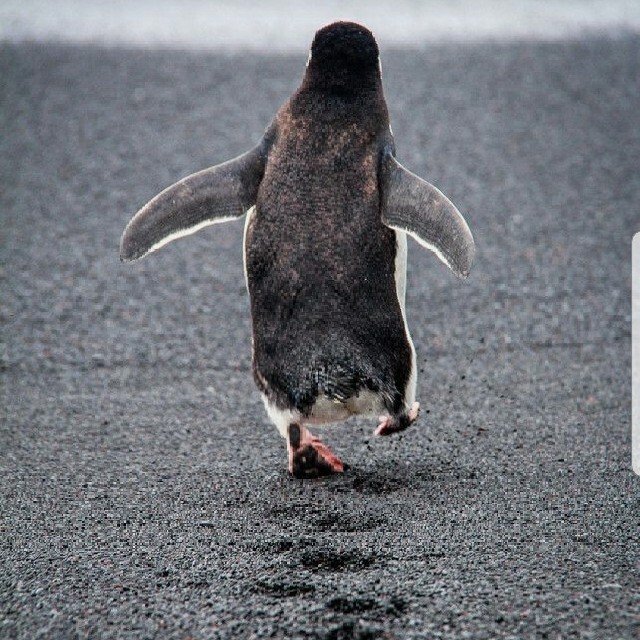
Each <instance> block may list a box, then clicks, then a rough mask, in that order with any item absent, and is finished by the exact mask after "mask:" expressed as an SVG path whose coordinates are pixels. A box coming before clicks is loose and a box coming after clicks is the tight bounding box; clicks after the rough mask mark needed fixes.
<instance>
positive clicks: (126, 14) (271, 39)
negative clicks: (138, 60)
mask: <svg viewBox="0 0 640 640" xmlns="http://www.w3.org/2000/svg"><path fill="white" fill-rule="evenodd" d="M335 20H354V21H356V22H361V23H362V24H364V25H366V26H367V27H369V28H370V29H371V30H372V31H373V32H374V34H375V36H376V38H377V39H378V40H379V42H380V43H381V44H382V45H383V46H387V47H388V46H393V45H398V46H417V47H420V46H422V45H424V44H428V43H433V42H436V43H437V42H449V41H452V42H460V41H484V40H507V41H509V40H518V39H545V40H546V39H561V38H571V37H579V36H583V35H586V34H591V35H593V34H609V35H611V34H613V35H615V34H620V33H629V32H632V33H640V1H639V0H545V1H541V0H392V1H389V0H353V1H351V2H344V1H343V0H323V2H312V3H308V2H300V0H270V1H269V0H264V1H262V2H254V1H249V0H0V40H5V41H7V40H8V41H13V42H17V41H22V40H36V41H62V42H74V43H97V44H105V45H121V46H138V47H179V48H192V49H212V50H247V49H249V50H255V51H266V52H286V51H301V50H306V49H307V48H308V46H309V43H310V42H311V39H312V37H313V34H314V33H315V31H316V30H317V29H318V28H320V27H321V26H323V25H324V24H327V23H329V22H333V21H335Z"/></svg>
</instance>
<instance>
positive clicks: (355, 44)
mask: <svg viewBox="0 0 640 640" xmlns="http://www.w3.org/2000/svg"><path fill="white" fill-rule="evenodd" d="M378 54H379V52H378V45H377V43H376V41H375V38H374V37H373V34H372V33H371V31H369V29H367V28H366V27H363V26H362V25H360V24H356V23H355V22H334V23H332V24H329V25H327V26H326V27H323V28H322V29H320V30H319V31H317V32H316V35H315V37H314V39H313V43H312V44H311V51H310V53H309V62H308V64H307V72H308V75H310V76H311V77H312V78H313V79H314V84H321V85H325V84H326V85H329V86H340V85H347V84H352V83H354V82H355V83H356V86H358V85H360V84H362V83H366V81H367V79H375V78H377V77H378V76H379V62H378Z"/></svg>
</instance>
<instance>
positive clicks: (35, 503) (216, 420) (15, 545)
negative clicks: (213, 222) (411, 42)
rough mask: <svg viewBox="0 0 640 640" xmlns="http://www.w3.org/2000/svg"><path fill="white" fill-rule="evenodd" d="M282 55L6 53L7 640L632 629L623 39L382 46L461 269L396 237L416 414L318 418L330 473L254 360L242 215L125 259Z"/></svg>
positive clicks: (250, 103) (638, 602)
mask: <svg viewBox="0 0 640 640" xmlns="http://www.w3.org/2000/svg"><path fill="white" fill-rule="evenodd" d="M305 59H306V52H301V53H300V55H298V56H290V57H266V56H263V57H259V56H251V55H246V56H245V55H238V56H232V55H214V54H204V53H184V52H174V51H162V52H145V51H134V50H117V49H99V48H80V47H78V48H74V47H63V46H47V45H31V44H24V45H15V46H14V45H6V44H5V45H2V46H0V77H2V83H1V88H0V100H1V108H0V118H1V120H2V122H1V127H0V130H1V131H2V135H1V137H0V176H1V179H2V181H1V185H2V186H1V188H0V215H1V221H2V225H1V229H0V234H1V237H2V249H1V251H2V253H1V257H2V267H1V276H2V295H1V314H2V326H3V329H2V330H3V346H2V352H1V354H0V366H1V376H2V385H1V394H2V397H1V402H2V404H1V406H2V422H1V427H0V489H1V494H0V496H1V497H0V500H1V509H0V547H1V549H2V556H1V560H2V564H1V565H0V637H2V638H29V639H32V638H71V637H79V638H98V637H100V638H152V637H153V638H181V639H186V638H189V637H191V638H216V637H217V638H231V637H247V638H248V637H269V636H270V637H282V638H284V637H287V638H334V639H337V638H378V637H385V638H553V639H555V638H560V637H561V638H578V637H579V638H594V639H602V638H633V637H638V636H637V634H638V633H640V597H639V594H640V590H639V587H640V579H639V569H640V567H639V564H638V557H639V549H638V546H639V545H638V539H639V536H638V531H639V529H638V525H639V524H640V504H639V497H640V479H639V478H638V477H636V476H635V475H634V474H633V472H632V471H631V453H630V396H631V385H630V359H631V358H630V329H631V322H630V313H631V305H630V281H631V268H630V257H631V238H632V235H633V233H634V232H636V231H638V230H640V208H639V206H638V202H639V200H640V172H639V167H640V108H639V104H640V102H639V97H640V76H639V75H638V67H639V62H640V38H637V37H629V38H623V39H619V40H608V39H601V40H585V41H576V42H571V43H553V44H549V43H539V44H531V43H521V44H510V45H495V44H494V45H481V46H480V45H478V46H471V45H469V46H443V47H434V48H428V49H425V50H424V51H419V52H416V51H413V52H408V51H383V65H384V81H385V86H386V90H387V98H388V102H389V107H390V111H391V118H392V125H393V130H394V133H395V136H396V143H397V147H398V157H399V158H400V160H401V161H402V162H403V163H404V164H405V165H406V166H407V167H409V168H410V169H412V170H413V171H415V172H416V173H418V174H420V175H422V176H425V177H426V178H427V179H429V180H430V181H432V182H434V183H435V184H436V185H438V186H439V187H440V188H441V189H442V190H443V191H444V192H445V193H447V194H448V195H449V196H450V197H451V198H452V200H453V201H454V202H455V203H456V204H457V205H458V207H459V208H460V209H461V211H463V212H464V214H465V215H466V217H467V219H468V221H469V223H470V225H471V228H472V229H473V232H474V234H475V238H476V243H477V260H476V263H475V269H474V271H473V273H472V276H471V278H470V279H469V280H468V281H466V282H461V281H458V280H456V279H455V278H454V277H453V275H452V274H451V273H450V272H448V271H447V270H446V268H445V267H444V266H443V265H442V264H441V263H440V262H439V261H438V260H436V259H435V257H434V256H433V255H432V254H430V253H428V252H426V251H423V250H421V249H420V248H419V247H418V246H417V245H416V244H415V243H413V242H411V243H410V270H409V279H408V281H409V282H408V283H409V290H408V300H407V307H408V310H407V313H408V320H409V325H410V327H411V329H412V334H413V337H414V341H415V344H416V348H417V352H418V359H419V368H420V377H419V382H418V399H419V400H420V401H421V402H422V415H421V418H420V421H419V423H418V424H417V425H416V426H415V427H414V428H412V429H410V430H408V431H407V432H405V433H404V434H402V435H400V436H398V437H390V438H387V439H380V438H374V437H373V435H372V434H373V430H374V428H375V426H376V423H375V421H371V420H355V421H352V422H350V423H347V424H343V425H335V426H331V427H328V428H326V429H324V431H323V433H324V438H325V440H326V441H327V443H328V444H330V446H331V447H332V448H333V449H334V450H335V451H336V453H338V454H339V455H340V456H342V458H343V459H344V460H345V462H347V463H348V464H349V468H348V470H347V471H346V473H345V474H344V475H342V476H340V477H332V478H329V479H326V480H321V481H298V480H294V479H291V478H289V477H288V475H287V473H286V456H285V446H284V442H283V441H282V440H281V438H280V437H279V436H278V434H277V432H276V430H275V428H274V427H273V426H272V425H271V424H270V423H269V421H268V419H267V418H266V415H265V413H264V409H263V406H262V403H261V401H260V398H259V395H258V393H257V391H256V390H255V388H254V386H253V382H252V380H251V375H250V351H251V339H250V318H249V305H248V299H247V294H246V292H245V285H244V279H243V270H242V250H241V239H242V221H239V222H237V223H233V224H227V225H222V226H218V227H211V228H209V229H206V230H205V231H202V232H201V233H199V234H198V235H197V236H193V237H192V238H190V239H188V240H181V241H178V242H175V243H173V244H172V245H170V246H168V247H166V248H165V249H164V250H162V251H161V252H159V253H157V254H154V255H153V256H150V257H149V258H147V259H145V260H144V261H142V262H140V263H136V264H133V265H122V264H120V263H119V261H118V242H119V237H120V233H121V231H122V229H123V227H124V225H125V223H126V222H127V221H128V219H129V218H130V216H131V215H132V214H133V213H134V212H135V211H136V210H137V208H138V207H139V206H140V205H142V204H143V203H144V202H146V200H148V199H149V198H150V197H152V196H153V195H155V194H156V193H157V192H158V191H159V190H160V189H161V188H163V187H165V186H167V185H168V184H170V183H171V182H174V181H175V180H176V179H178V178H180V177H182V176H184V175H186V174H188V173H191V172H193V171H194V170H197V169H200V168H203V167H205V166H208V165H211V164H215V163H217V162H220V161H222V160H225V159H228V158H230V157H232V156H234V155H236V154H238V153H240V152H242V151H243V150H245V149H247V148H248V147H249V146H250V145H252V144H253V143H255V142H256V141H257V140H258V139H259V137H260V135H261V133H262V131H263V129H264V127H265V126H266V125H267V124H268V122H269V121H270V118H271V117H272V115H273V114H274V112H275V110H276V109H277V107H278V106H279V104H280V103H281V102H282V101H283V100H284V99H285V98H286V97H287V96H288V95H289V93H290V92H291V91H292V90H293V89H294V88H295V87H296V86H297V83H298V81H299V79H300V77H301V74H302V71H303V69H304V63H305Z"/></svg>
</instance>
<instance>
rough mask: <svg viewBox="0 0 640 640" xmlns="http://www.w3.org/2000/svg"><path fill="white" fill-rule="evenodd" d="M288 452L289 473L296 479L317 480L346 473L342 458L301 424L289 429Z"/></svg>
mask: <svg viewBox="0 0 640 640" xmlns="http://www.w3.org/2000/svg"><path fill="white" fill-rule="evenodd" d="M287 452H288V455H289V473H291V474H292V475H294V476H295V477H296V478H317V477H319V476H328V475H330V474H332V473H342V472H343V471H344V465H343V464H342V461H341V460H340V458H338V456H336V455H335V454H334V453H333V452H332V451H331V450H330V449H329V447H327V445H325V444H324V443H323V442H322V441H321V440H320V438H317V437H316V436H314V435H313V434H312V433H311V432H310V431H309V430H308V429H307V428H306V427H305V426H304V425H302V424H300V423H297V422H293V423H291V424H290V425H289V427H288V433H287Z"/></svg>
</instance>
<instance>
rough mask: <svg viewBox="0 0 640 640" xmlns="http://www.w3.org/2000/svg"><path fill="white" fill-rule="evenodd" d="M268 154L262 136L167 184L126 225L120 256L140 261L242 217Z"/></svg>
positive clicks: (249, 205)
mask: <svg viewBox="0 0 640 640" xmlns="http://www.w3.org/2000/svg"><path fill="white" fill-rule="evenodd" d="M266 156H267V150H266V143H265V139H263V140H262V141H261V143H260V144H258V145H257V146H256V147H254V148H253V149H251V150H250V151H247V152H246V153H244V154H242V155H241V156H238V157H237V158H235V159H233V160H229V161H228V162H224V163H222V164H219V165H216V166H215V167H210V168H208V169H204V170H203V171H198V173H194V174H192V175H190V176H187V177H186V178H183V179H182V180H180V181H179V182H176V183H175V184H173V185H171V186H170V187H168V188H166V189H165V190H164V191H162V192H161V193H159V194H158V195H157V196H156V197H155V198H153V200H151V201H149V202H148V203H147V204H146V205H145V206H144V207H142V209H140V211H138V213H136V215H135V216H134V217H133V218H132V219H131V221H130V222H129V224H128V225H127V226H126V228H125V230H124V233H123V234H122V238H121V240H120V260H122V261H123V262H129V261H131V260H138V259H139V258H142V257H144V256H146V255H147V254H148V253H151V252H152V251H155V250H156V249H160V247H163V246H164V245H165V244H167V243H169V242H171V241H172V240H175V239H177V238H181V237H183V236H186V235H190V234H192V233H195V232H196V231H199V230H200V229H202V228H203V227H206V226H209V225H211V224H216V223H218V222H226V221H228V220H233V219H235V218H239V217H241V216H242V215H243V214H244V213H246V212H247V210H248V209H250V208H251V207H252V206H253V205H254V204H255V202H256V197H257V193H258V187H259V186H260V182H261V181H262V176H263V175H264V167H265V163H266Z"/></svg>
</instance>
